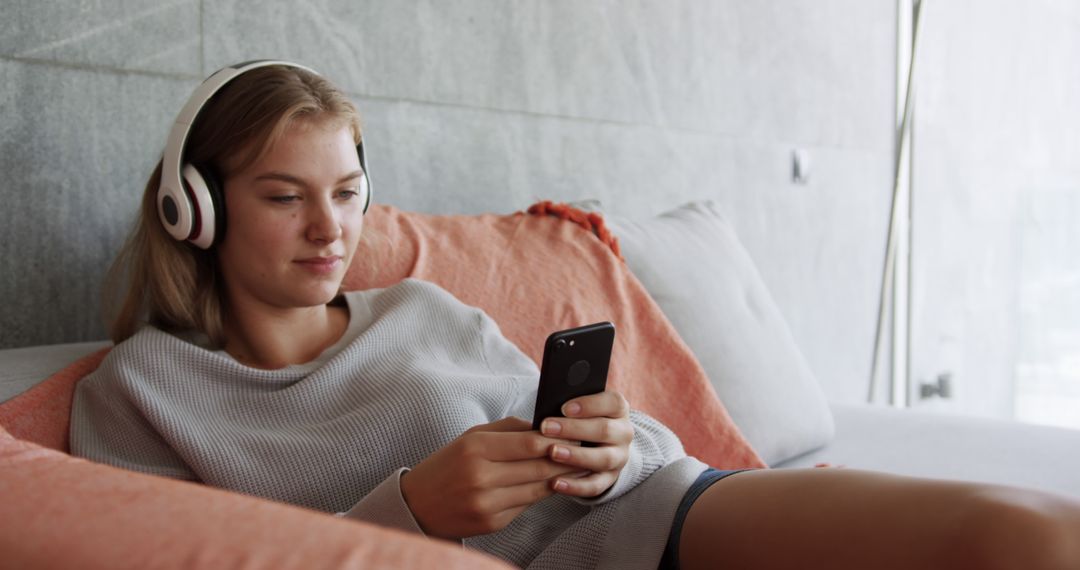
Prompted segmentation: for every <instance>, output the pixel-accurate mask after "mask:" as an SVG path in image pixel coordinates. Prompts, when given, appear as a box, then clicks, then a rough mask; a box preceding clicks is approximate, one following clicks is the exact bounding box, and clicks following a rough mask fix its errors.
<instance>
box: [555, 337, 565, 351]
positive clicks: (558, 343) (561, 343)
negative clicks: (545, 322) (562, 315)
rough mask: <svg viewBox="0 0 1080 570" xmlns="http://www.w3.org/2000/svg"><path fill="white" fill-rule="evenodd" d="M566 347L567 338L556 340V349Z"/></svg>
mask: <svg viewBox="0 0 1080 570" xmlns="http://www.w3.org/2000/svg"><path fill="white" fill-rule="evenodd" d="M564 348H566V341H565V340H563V339H561V338H560V339H559V340H557V341H555V350H562V349H564Z"/></svg>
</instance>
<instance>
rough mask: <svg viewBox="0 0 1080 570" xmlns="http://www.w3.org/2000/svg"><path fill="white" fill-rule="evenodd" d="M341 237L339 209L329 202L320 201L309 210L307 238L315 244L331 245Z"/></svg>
mask: <svg viewBox="0 0 1080 570" xmlns="http://www.w3.org/2000/svg"><path fill="white" fill-rule="evenodd" d="M339 237H341V221H340V220H339V219H338V212H337V209H336V208H334V205H333V204H332V203H331V202H330V201H329V200H320V201H318V203H315V204H312V205H311V207H310V208H309V210H308V226H307V238H308V239H309V240H311V241H314V242H322V243H330V242H333V241H336V240H337V239H338V238H339Z"/></svg>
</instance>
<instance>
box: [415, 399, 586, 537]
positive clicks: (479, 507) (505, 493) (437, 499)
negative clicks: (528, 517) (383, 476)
mask: <svg viewBox="0 0 1080 570" xmlns="http://www.w3.org/2000/svg"><path fill="white" fill-rule="evenodd" d="M566 445H568V442H567V441H565V440H562V439H553V438H550V437H544V436H542V435H540V434H539V433H537V432H536V431H533V429H532V424H531V423H530V422H527V421H525V420H522V419H520V418H514V417H510V418H505V419H502V420H499V421H497V422H493V423H489V424H483V425H479V426H475V427H473V428H472V429H470V430H469V431H467V432H465V433H464V434H462V435H461V437H458V438H457V439H455V440H454V441H452V442H450V443H449V444H448V445H447V446H446V447H443V448H442V449H440V450H438V451H436V452H435V453H433V454H432V455H431V456H430V457H428V458H427V459H425V460H424V461H422V462H420V464H419V465H417V466H416V467H414V468H413V469H412V470H411V471H409V472H407V473H405V475H403V476H402V478H401V493H402V495H403V496H404V497H405V503H406V504H407V505H408V506H409V510H410V511H412V514H413V517H414V518H415V519H416V521H417V522H418V523H419V524H420V528H422V529H423V531H424V533H426V534H427V535H429V536H436V537H440V538H448V539H454V540H456V539H460V538H465V537H468V536H475V535H478V534H487V533H490V532H495V531H497V530H499V529H502V528H503V527H505V526H506V525H508V524H510V521H512V520H514V517H516V516H518V515H519V514H521V512H522V511H524V510H525V509H527V508H528V507H530V506H531V505H533V504H534V503H536V502H537V501H539V500H540V499H543V498H545V497H548V496H550V495H551V494H553V492H554V491H553V489H552V485H551V479H552V478H553V477H557V476H560V475H566V474H569V473H574V472H580V471H581V469H579V468H577V467H574V466H571V465H560V464H559V463H555V462H553V461H551V460H550V459H548V454H549V452H550V451H549V450H550V449H551V448H552V447H555V446H566Z"/></svg>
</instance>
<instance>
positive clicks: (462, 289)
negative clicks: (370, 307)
mask: <svg viewBox="0 0 1080 570" xmlns="http://www.w3.org/2000/svg"><path fill="white" fill-rule="evenodd" d="M530 211H531V213H532V214H533V218H534V219H531V220H530V219H529V218H528V216H527V215H526V214H522V213H516V214H511V215H494V214H492V215H481V216H432V215H418V214H412V213H409V212H401V211H398V210H395V209H393V208H386V207H379V208H375V209H374V210H373V212H374V219H375V222H374V224H373V225H374V226H375V230H374V234H375V239H373V240H371V241H368V242H367V243H366V244H365V246H364V247H369V248H372V250H373V251H376V252H378V251H381V252H382V253H381V254H377V255H376V254H373V255H371V256H368V258H367V260H366V261H365V263H366V264H367V266H366V267H356V268H354V271H352V272H350V278H348V279H347V285H349V286H351V287H364V286H381V285H385V284H387V283H391V282H393V281H394V280H396V279H400V278H401V277H402V276H404V275H410V276H419V277H421V278H430V279H432V280H434V281H437V282H440V284H442V285H443V286H444V287H446V288H448V289H449V290H451V291H452V292H454V293H455V294H457V295H459V297H462V298H463V300H465V301H466V302H471V303H474V304H477V305H479V306H482V307H484V308H485V310H488V311H489V313H490V314H492V316H493V318H495V319H496V321H497V322H499V324H500V327H502V328H503V332H504V334H506V335H507V337H508V338H509V339H511V340H512V341H514V342H516V343H518V344H519V346H521V347H522V349H523V350H524V351H525V352H526V353H527V354H530V356H533V357H534V359H535V358H538V356H539V355H538V353H537V350H538V349H539V346H540V343H539V342H535V343H534V342H533V339H534V338H536V337H537V336H538V335H541V334H543V333H545V332H546V331H548V330H552V329H553V328H555V327H556V326H559V325H561V324H581V323H580V322H576V321H578V320H582V319H592V318H594V317H595V316H607V315H609V314H612V315H615V318H614V319H613V320H615V321H617V322H616V324H617V326H619V327H621V329H620V333H619V335H618V337H619V338H620V342H622V343H624V344H623V345H621V346H622V349H621V351H620V350H617V351H616V354H615V356H613V359H618V360H619V361H620V362H621V363H626V362H630V363H632V364H633V366H626V367H624V368H622V369H620V368H619V367H618V366H614V367H613V371H614V372H613V373H614V374H616V375H617V378H616V380H617V383H616V386H617V387H618V388H619V389H620V390H624V391H626V392H628V393H632V394H634V395H635V396H634V397H631V398H630V400H631V403H632V404H633V405H635V407H640V408H643V409H645V410H646V411H648V412H649V413H652V414H654V415H657V416H658V417H660V418H661V419H663V420H664V421H666V422H668V423H669V425H672V427H673V429H675V431H676V432H677V433H679V435H680V436H681V437H683V439H684V443H686V444H687V449H688V451H690V452H692V453H695V454H697V455H699V456H701V457H703V458H704V457H706V456H707V457H708V460H709V461H710V462H711V463H714V464H717V465H718V466H725V467H733V466H764V465H768V466H771V467H772V468H781V469H787V468H801V467H815V466H821V465H823V464H827V465H832V466H835V467H843V466H846V467H847V468H867V469H877V470H882V471H888V472H893V473H899V474H908V475H918V476H925V477H937V478H955V479H967V480H979V481H986V482H992V483H1003V484H1013V485H1023V486H1028V487H1035V488H1040V489H1045V490H1049V491H1053V492H1058V493H1063V494H1068V495H1072V496H1076V497H1080V459H1078V458H1077V455H1076V454H1075V450H1076V449H1080V432H1078V431H1073V430H1065V429H1056V428H1049V427H1039V426H1029V425H1020V424H1014V423H1010V422H1003V421H991V420H981V419H974V418H958V417H950V416H937V415H932V414H925V413H915V412H912V411H907V410H894V409H888V408H880V407H868V406H863V405H857V404H850V403H838V402H828V401H827V400H826V399H825V397H824V395H823V393H822V391H821V389H820V387H819V386H818V384H817V381H816V379H815V378H814V375H813V373H812V371H810V369H809V367H808V366H807V364H806V361H805V359H804V358H803V357H802V356H801V354H800V352H799V350H798V348H797V346H795V343H794V341H793V340H792V336H791V334H790V331H789V330H788V329H787V326H786V324H785V322H784V319H783V317H782V315H781V314H780V312H779V310H778V309H777V306H776V304H775V303H774V302H773V301H772V299H771V297H770V296H769V294H768V291H767V290H765V287H764V285H763V283H762V281H761V278H760V276H759V275H758V274H757V271H756V269H755V267H754V264H753V261H752V259H751V258H750V256H749V254H747V252H746V250H745V248H743V247H742V245H741V244H740V243H739V240H738V237H737V236H736V235H735V232H734V230H733V229H732V227H731V225H730V224H729V223H728V222H727V220H726V219H725V218H724V215H723V214H722V213H721V212H720V211H719V210H718V209H717V207H716V206H715V205H714V204H712V203H710V202H696V203H691V204H686V205H684V206H680V207H678V208H675V209H673V210H671V211H668V212H665V213H663V214H660V215H658V216H655V217H653V218H648V219H640V220H631V219H620V218H618V217H615V216H610V215H608V216H604V215H603V205H602V204H599V203H596V202H583V203H580V204H576V205H575V207H571V206H566V205H554V204H550V203H542V204H538V205H536V206H534V208H532V209H531V210H530ZM522 220H526V221H522ZM568 228H570V229H568ZM365 231H371V230H365ZM544 232H548V233H544ZM523 234H528V235H539V236H540V237H537V238H535V239H534V240H532V241H528V242H522V241H520V236H521V235H523ZM380 240H381V244H380ZM514 240H518V241H514ZM404 242H407V243H408V244H409V245H411V248H410V247H403V246H402V244H403V243H404ZM391 243H393V244H394V247H392V248H390V247H389V244H391ZM464 243H487V244H489V245H488V246H487V247H489V248H490V250H488V251H485V250H483V249H481V250H479V251H477V250H468V249H466V248H463V247H459V246H460V244H464ZM515 244H518V245H515ZM522 244H524V245H522ZM380 247H381V248H382V249H381V250H380V249H379V248H380ZM440 248H441V249H440ZM560 248H562V249H560ZM452 252H465V253H463V254H461V255H460V257H459V258H450V257H448V256H449V255H450V254H451V253H452ZM379 255H382V257H380V256H379ZM433 260H434V261H433ZM597 267H602V268H604V269H603V270H602V271H593V270H594V269H595V268H597ZM559 272H563V273H559ZM594 273H595V274H594ZM448 274H450V275H448ZM537 275H544V276H545V277H544V279H546V281H545V280H540V281H541V284H539V285H538V284H537V283H535V282H536V281H537V278H536V276H537ZM493 276H497V281H496V285H492V282H493ZM557 283H567V284H573V285H576V286H578V287H579V289H578V290H576V292H575V293H574V294H572V295H568V294H567V293H566V292H565V291H559V290H556V289H557V287H555V286H553V285H552V284H557ZM480 284H483V285H482V286H483V287H485V289H484V291H482V292H478V291H477V290H476V288H477V287H480V286H481V285H480ZM530 287H532V288H533V289H529V288H530ZM493 291H494V292H496V294H494V295H493V294H492V292H493ZM538 291H539V292H543V291H547V293H546V294H545V295H546V296H544V295H541V294H540V293H538ZM597 291H600V293H597ZM502 293H504V294H505V295H504V296H505V297H507V298H512V297H514V296H515V295H524V297H523V299H524V300H527V301H528V303H525V302H522V299H513V302H500V299H498V297H500V294H502ZM634 295H639V297H635V296H634ZM493 297H495V298H494V299H493ZM628 299H633V301H632V302H631V301H628ZM642 299H644V300H642ZM489 304H490V305H489ZM528 304H532V305H534V306H531V307H529V306H527V307H525V308H523V305H528ZM552 315H554V316H552ZM523 331H526V332H527V334H526V333H525V332H523ZM625 343H630V344H625ZM108 347H109V343H108V342H105V341H100V342H88V343H76V344H62V345H49V346H37V347H27V348H18V349H8V350H2V351H0V490H2V492H3V493H4V496H5V500H4V502H3V503H0V551H2V552H4V557H3V558H2V559H0V567H46V566H54V567H55V566H71V565H76V564H77V565H79V566H80V567H113V568H116V567H239V566H250V567H276V568H288V567H305V568H310V567H354V566H355V567H360V566H362V567H379V566H384V567H434V566H437V567H447V568H453V567H459V566H460V567H469V568H498V567H503V565H502V563H501V562H499V561H496V560H493V559H490V558H488V557H485V556H483V555H481V554H478V553H474V552H468V551H464V550H461V549H460V548H455V547H453V546H451V545H449V544H448V543H442V542H439V541H431V540H425V539H423V538H418V537H415V536H409V535H406V534H403V533H400V532H397V531H392V530H387V529H382V528H379V527H376V526H372V525H369V524H365V523H360V522H356V521H350V520H343V519H341V518H337V517H333V516H327V515H326V514H323V513H315V512H311V511H306V510H304V509H299V508H296V507H292V506H288V505H281V504H276V503H271V502H269V501H265V500H262V499H258V498H254V497H247V496H242V495H238V494H234V493H229V492H225V491H221V490H216V489H209V488H205V487H202V486H200V485H196V484H191V483H183V482H177V481H171V480H166V479H161V478H157V477H151V476H147V475H142V474H137V473H129V472H125V471H122V470H119V469H116V468H113V467H109V466H104V465H97V464H93V463H91V462H88V461H85V460H81V459H77V458H72V457H70V456H68V455H67V454H66V421H67V413H68V410H69V407H70V394H71V389H72V387H73V386H74V384H75V382H77V381H78V379H79V378H80V377H81V376H82V375H84V374H86V373H87V372H89V371H90V370H92V369H93V367H94V366H96V363H97V362H98V361H100V358H101V356H102V355H103V354H104V351H107V350H108ZM680 355H683V356H682V357H684V358H683V361H685V362H684V363H683V364H681V365H680V364H678V362H682V361H680V360H679V358H681V357H680ZM634 371H647V372H648V374H647V375H646V374H640V373H639V374H635V373H634ZM665 371H669V372H671V371H677V374H668V375H665ZM642 376H647V377H642ZM702 386H704V389H705V391H706V392H701V391H700V390H701V389H702ZM702 394H705V395H704V396H703V395H702ZM658 396H659V397H658ZM747 450H750V451H747Z"/></svg>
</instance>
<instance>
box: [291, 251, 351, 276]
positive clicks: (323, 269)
mask: <svg viewBox="0 0 1080 570" xmlns="http://www.w3.org/2000/svg"><path fill="white" fill-rule="evenodd" d="M296 263H299V264H300V267H303V268H304V269H306V270H308V271H310V272H312V273H315V274H318V275H326V274H328V273H333V272H334V271H336V270H337V268H338V266H339V265H341V256H338V255H334V256H331V257H308V258H305V259H297V260H296Z"/></svg>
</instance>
